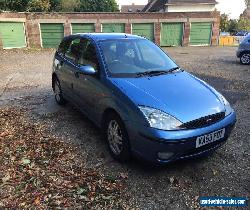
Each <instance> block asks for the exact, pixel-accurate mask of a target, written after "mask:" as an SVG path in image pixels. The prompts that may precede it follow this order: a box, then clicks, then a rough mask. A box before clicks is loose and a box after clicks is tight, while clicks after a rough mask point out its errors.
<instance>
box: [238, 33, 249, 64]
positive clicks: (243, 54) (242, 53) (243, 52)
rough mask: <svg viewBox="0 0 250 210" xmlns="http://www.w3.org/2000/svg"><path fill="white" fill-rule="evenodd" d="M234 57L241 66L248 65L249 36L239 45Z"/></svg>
mask: <svg viewBox="0 0 250 210" xmlns="http://www.w3.org/2000/svg"><path fill="white" fill-rule="evenodd" d="M236 55H237V57H238V58H240V62H241V63H242V64H244V65H247V64H250V34H249V35H247V36H246V37H245V39H244V40H243V41H242V42H241V43H240V45H239V48H238V50H237V53H236Z"/></svg>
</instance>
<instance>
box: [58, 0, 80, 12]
mask: <svg viewBox="0 0 250 210" xmlns="http://www.w3.org/2000/svg"><path fill="white" fill-rule="evenodd" d="M80 5H81V2H80V0H62V1H61V11H62V12H75V11H78V10H79V8H80Z"/></svg>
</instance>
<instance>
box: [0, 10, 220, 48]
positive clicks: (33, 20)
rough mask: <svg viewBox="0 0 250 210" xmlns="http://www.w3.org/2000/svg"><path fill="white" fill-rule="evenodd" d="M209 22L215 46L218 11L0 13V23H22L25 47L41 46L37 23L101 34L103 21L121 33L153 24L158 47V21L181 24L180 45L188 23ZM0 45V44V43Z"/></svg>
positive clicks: (185, 37)
mask: <svg viewBox="0 0 250 210" xmlns="http://www.w3.org/2000/svg"><path fill="white" fill-rule="evenodd" d="M194 19H195V20H196V21H197V20H199V21H200V22H207V21H209V22H212V25H213V28H212V38H211V44H212V45H217V40H218V36H219V13H218V12H178V13H176V12H173V13H0V21H16V20H19V21H22V20H24V21H25V29H26V39H27V45H28V47H41V39H40V28H39V26H40V25H39V24H40V23H63V24H64V34H65V35H69V34H70V33H71V27H70V25H71V23H72V22H76V21H77V22H83V23H84V22H85V23H86V22H88V23H95V32H101V24H102V23H103V22H109V21H110V22H112V23H114V22H119V23H124V24H125V32H126V33H131V31H132V23H133V22H135V21H136V22H141V23H143V22H152V23H154V26H155V30H154V36H155V37H154V40H155V42H156V44H160V36H161V23H162V22H183V23H184V33H183V43H182V45H183V46H187V45H189V35H190V22H191V21H192V20H194ZM0 42H1V41H0Z"/></svg>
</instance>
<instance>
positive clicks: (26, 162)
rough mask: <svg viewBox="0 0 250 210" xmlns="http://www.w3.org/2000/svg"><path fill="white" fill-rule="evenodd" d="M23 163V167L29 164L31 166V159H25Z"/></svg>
mask: <svg viewBox="0 0 250 210" xmlns="http://www.w3.org/2000/svg"><path fill="white" fill-rule="evenodd" d="M21 162H22V164H23V165H28V164H30V159H27V158H23V159H22V161H21Z"/></svg>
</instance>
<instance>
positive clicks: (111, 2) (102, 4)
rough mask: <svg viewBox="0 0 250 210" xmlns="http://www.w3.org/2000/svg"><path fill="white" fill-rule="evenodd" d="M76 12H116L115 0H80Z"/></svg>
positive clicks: (117, 9)
mask: <svg viewBox="0 0 250 210" xmlns="http://www.w3.org/2000/svg"><path fill="white" fill-rule="evenodd" d="M80 1H81V6H80V8H79V10H78V12H117V11H119V8H118V5H117V3H116V1H115V0H80Z"/></svg>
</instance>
